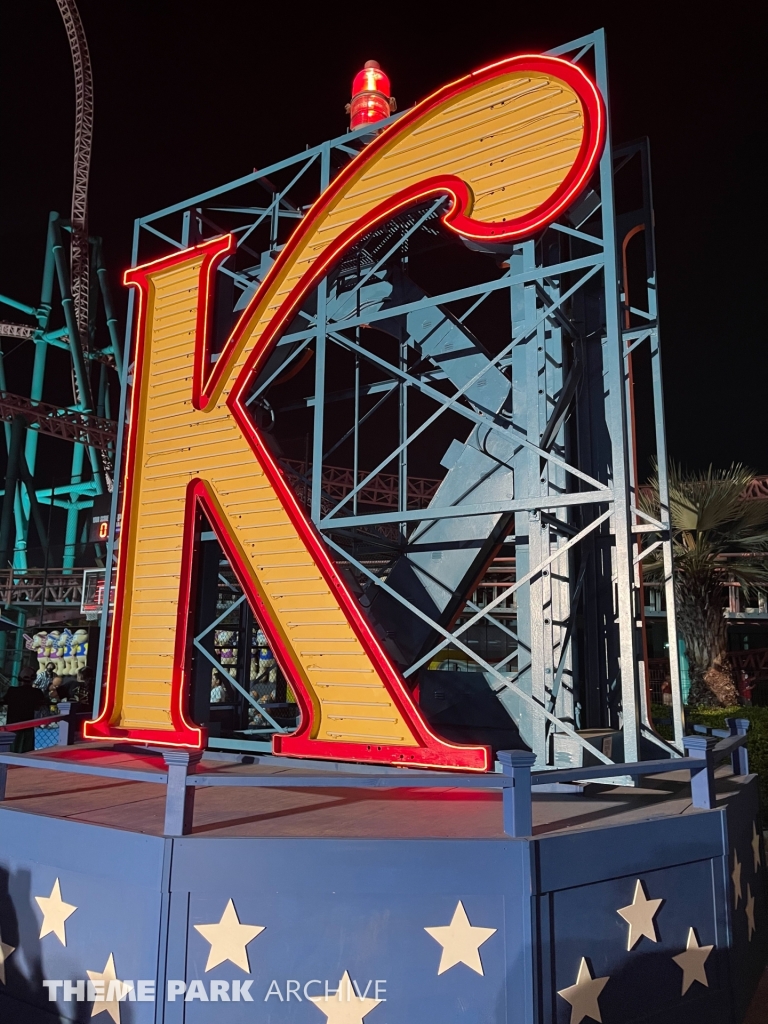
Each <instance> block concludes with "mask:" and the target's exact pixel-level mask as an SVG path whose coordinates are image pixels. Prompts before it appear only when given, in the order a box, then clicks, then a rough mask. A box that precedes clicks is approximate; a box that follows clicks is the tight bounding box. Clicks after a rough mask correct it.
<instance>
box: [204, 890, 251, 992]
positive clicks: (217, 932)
mask: <svg viewBox="0 0 768 1024" xmlns="http://www.w3.org/2000/svg"><path fill="white" fill-rule="evenodd" d="M195 931H198V932H200V934H201V935H202V936H203V938H204V939H205V941H206V942H210V944H211V948H210V951H209V953H208V962H207V963H206V965H205V970H206V972H207V971H212V970H213V968H214V967H218V965H219V964H223V963H224V961H225V960H230V961H231V962H232V963H233V964H235V966H236V967H240V968H242V969H243V970H244V971H245V973H246V974H250V973H251V966H250V964H249V962H248V950H247V949H246V948H245V947H246V946H247V945H248V943H249V942H250V941H251V940H252V939H255V938H256V936H257V935H260V934H261V933H262V932H263V931H264V925H261V924H240V919H239V918H238V916H237V911H236V910H235V904H234V903H233V902H232V900H230V901H229V903H227V905H226V907H225V908H224V913H223V914H222V915H221V920H220V921H219V922H218V923H214V924H196V925H195Z"/></svg>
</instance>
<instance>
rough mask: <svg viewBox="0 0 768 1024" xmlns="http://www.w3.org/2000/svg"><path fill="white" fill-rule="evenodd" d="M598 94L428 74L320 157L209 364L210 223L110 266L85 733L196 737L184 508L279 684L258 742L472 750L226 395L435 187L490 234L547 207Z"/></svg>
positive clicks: (192, 557) (570, 196)
mask: <svg viewBox="0 0 768 1024" xmlns="http://www.w3.org/2000/svg"><path fill="white" fill-rule="evenodd" d="M603 136H604V111H603V107H602V103H601V100H600V96H599V94H598V92H597V89H596V87H595V85H594V84H593V83H592V81H591V80H590V79H589V78H588V77H587V75H586V74H585V72H584V71H583V70H582V69H581V68H579V67H578V66H576V65H574V64H571V63H570V62H568V61H565V60H561V59H559V58H555V57H541V56H532V55H526V56H519V57H513V58H510V59H508V60H504V61H499V62H498V63H496V64H493V65H491V66H489V67H486V68H483V69H481V70H479V71H476V72H474V73H473V74H471V75H467V76H466V77H464V78H462V79H460V80H458V81H457V82H454V83H452V84H450V85H447V86H445V87H444V88H442V89H440V90H438V91H437V92H436V93H434V94H433V95H432V96H430V97H428V98H427V99H426V100H424V101H423V102H421V103H419V104H418V105H417V106H415V107H414V108H413V109H411V110H410V111H409V112H407V113H406V114H405V115H404V116H403V117H402V118H400V119H399V120H398V121H397V122H395V123H393V124H392V125H390V126H389V127H388V128H387V129H385V130H384V131H382V132H381V134H380V135H379V136H378V137H377V138H376V139H375V140H374V141H372V142H371V143H370V145H368V146H367V147H366V148H365V149H364V150H363V152H361V153H360V154H359V155H358V156H357V157H355V158H354V159H353V160H352V161H351V162H350V163H349V164H348V165H347V166H346V167H345V168H344V170H343V171H341V172H340V174H339V175H338V177H337V178H336V179H335V180H334V181H333V182H332V184H331V185H330V187H329V188H328V189H327V190H326V191H325V192H324V193H323V194H322V195H321V196H320V198H319V199H318V201H317V202H316V203H315V205H314V206H313V207H312V208H311V209H310V210H309V212H308V213H307V215H306V216H305V217H304V219H303V220H302V221H301V222H300V224H299V225H298V227H297V229H296V231H295V232H294V234H293V235H292V237H291V238H290V240H289V241H288V243H287V245H286V246H285V247H284V248H283V249H282V250H281V252H280V254H279V256H278V258H277V259H276V261H275V263H274V264H273V265H272V267H271V269H270V271H269V273H268V274H267V276H266V277H265V279H264V280H263V282H262V284H261V286H260V288H259V289H258V291H257V293H256V294H255V295H254V297H253V299H252V300H251V302H250V304H249V305H248V307H247V308H246V309H245V310H244V311H243V313H242V316H241V318H240V320H239V321H238V323H237V324H236V326H235V329H234V331H233V332H232V335H231V336H230V338H229V339H228V341H227V342H226V344H225V346H224V348H223V350H222V352H221V354H220V356H219V358H218V359H217V360H216V362H215V363H214V364H213V367H212V368H211V360H210V356H209V334H210V329H211V323H210V322H211V315H212V307H213V279H214V275H215V271H216V268H217V266H218V264H219V263H220V262H221V261H222V260H223V259H224V258H225V257H226V256H227V255H228V254H229V253H230V252H232V251H233V250H234V239H233V238H232V237H231V236H230V237H225V238H216V239H211V240H208V241H206V242H203V243H202V244H200V245H198V246H196V247H194V248H191V249H187V250H185V251H183V252H179V253H174V254H172V255H170V256H168V257H165V258H163V259H160V260H157V261H155V262H153V263H150V264H147V265H145V266H142V267H137V268H135V269H134V270H130V271H128V272H127V274H126V282H127V283H129V284H131V285H133V286H134V287H135V288H136V289H137V292H138V299H139V301H138V304H137V306H138V314H137V334H136V343H135V344H136V348H135V370H134V378H133V381H134V383H133V391H132V396H131V412H130V427H129V430H128V438H127V450H126V470H125V478H124V485H123V495H122V538H121V543H120V550H119V560H118V567H117V574H116V581H115V585H116V604H115V613H114V619H113V626H112V638H111V644H110V655H109V663H108V666H107V672H106V679H105V700H104V706H103V710H102V712H101V714H100V716H99V717H98V719H96V720H95V721H94V722H89V723H86V726H85V735H86V736H88V737H90V738H97V737H99V738H100V737H105V736H107V737H115V738H118V737H121V738H129V739H132V740H138V741H142V742H148V743H149V742H151V743H153V744H163V745H167V746H184V747H192V748H198V747H200V746H201V745H202V744H203V743H204V740H205V737H204V735H203V730H202V729H201V728H200V727H199V726H197V725H195V724H194V723H193V722H192V721H191V720H190V718H189V714H188V711H187V700H188V691H189V680H190V665H191V639H192V633H193V626H192V621H193V611H194V595H195V592H196V591H195V564H196V550H197V547H198V545H199V542H200V530H201V513H204V515H205V517H206V518H207V520H208V522H209V523H210V525H211V527H212V528H213V530H214V532H215V533H216V536H217V538H218V540H219V543H220V544H221V547H222V549H223V551H224V553H225V555H226V557H227V558H228V559H229V562H230V564H231V565H232V567H233V569H234V571H235V572H236V573H237V576H238V579H239V581H240V584H241V586H242V588H243V591H244V593H245V594H246V596H247V598H248V601H249V602H250V604H251V606H252V608H253V610H254V613H255V614H256V616H257V618H258V620H259V622H260V624H261V626H262V628H263V630H264V633H265V634H266V636H267V639H268V641H269V645H270V648H271V649H272V650H273V651H274V653H275V657H276V659H277V660H278V662H279V664H280V667H281V669H282V671H283V673H284V674H285V676H286V678H287V679H288V681H289V683H290V686H291V688H292V690H293V692H294V693H295V694H296V697H297V700H298V703H299V706H300V709H301V722H300V725H299V728H298V729H297V731H296V732H295V733H292V734H290V735H285V734H283V735H277V736H275V737H273V746H274V749H275V751H277V752H281V753H285V754H292V755H295V756H304V757H324V758H334V759H341V760H354V761H366V760H368V761H376V762H384V763H389V764H404V765H420V766H432V767H451V768H464V769H471V770H477V771H484V770H486V769H488V767H489V766H490V751H489V749H488V748H486V747H479V746H460V745H457V744H454V743H450V742H448V741H446V740H443V739H441V738H439V737H438V736H436V735H435V734H434V733H433V732H432V731H431V729H430V728H429V726H428V725H427V723H426V722H425V720H424V719H423V717H422V715H421V712H420V711H419V709H418V707H417V706H416V704H415V703H414V700H413V698H412V696H411V693H410V691H409V689H408V687H407V686H406V684H405V682H404V680H403V678H402V677H401V675H400V673H399V671H398V670H397V668H396V667H395V666H394V665H393V664H392V662H391V661H390V659H389V657H388V655H387V654H386V652H385V651H384V650H383V648H382V646H381V644H380V642H379V640H378V638H377V636H376V634H375V632H374V631H373V629H372V627H371V625H370V624H369V622H368V620H367V618H366V617H365V615H364V613H363V612H362V611H361V609H360V607H359V605H358V603H357V601H356V599H355V597H354V596H353V595H352V594H351V592H350V591H349V589H348V587H347V584H346V582H345V580H344V578H343V576H342V575H341V573H340V571H339V569H338V567H337V566H336V564H335V562H334V561H333V559H332V558H331V557H330V555H329V553H328V551H327V549H326V547H325V545H324V543H323V541H322V539H321V538H320V536H319V535H318V533H317V531H316V530H315V528H314V527H313V525H312V524H311V522H310V521H309V519H308V517H307V514H306V513H305V511H304V509H303V507H302V506H301V504H300V503H299V501H298V500H297V498H296V496H295V495H294V493H293V492H292V490H291V487H290V485H289V484H288V482H287V481H286V478H285V476H284V474H283V472H282V471H281V469H280V467H279V466H278V464H277V463H276V461H275V459H274V457H273V455H272V454H271V452H270V449H269V447H268V446H267V445H266V444H265V442H264V440H263V438H262V436H261V435H260V432H259V430H258V428H257V427H256V426H255V425H254V423H253V420H252V419H251V417H250V415H249V414H248V412H247V410H246V407H245V397H246V396H247V394H248V388H249V386H250V383H251V382H252V381H253V379H254V376H255V375H256V374H257V373H258V372H259V370H260V369H261V368H262V367H263V366H264V364H265V361H266V360H267V359H268V357H269V355H270V353H271V351H272V349H273V347H274V345H275V344H276V343H277V340H278V337H279V335H280V332H281V331H282V330H283V329H284V328H285V326H286V325H287V324H289V323H290V321H291V319H292V318H293V316H294V315H295V314H296V311H297V309H298V308H299V307H300V305H301V303H302V302H303V301H304V299H305V298H306V296H307V295H308V293H310V292H311V291H312V289H314V288H315V287H316V285H317V284H318V282H319V281H320V279H321V278H322V277H323V276H324V275H325V274H326V273H327V272H328V270H329V269H330V268H331V267H332V266H333V264H334V262H335V261H336V260H337V259H338V258H339V256H340V255H341V254H342V253H343V252H344V251H345V250H346V249H348V248H349V247H350V246H352V245H354V244H355V242H356V241H357V240H358V239H359V238H360V237H361V236H362V235H364V234H365V233H366V232H368V231H370V230H371V228H372V227H374V226H375V225H376V224H379V223H381V222H384V221H386V220H388V219H389V218H391V217H392V216H393V215H394V214H396V213H397V212H398V211H400V210H402V209H405V208H407V207H411V206H413V205H414V204H416V203H420V202H423V201H424V200H425V199H428V198H432V197H437V196H441V195H442V196H446V197H447V198H448V199H449V202H448V204H447V206H446V210H445V212H444V213H443V215H442V219H443V223H444V224H445V226H446V227H447V228H448V229H450V230H451V231H454V232H456V233H457V234H459V235H461V236H464V237H469V238H474V239H487V240H491V241H496V242H503V241H509V240H511V239H516V238H525V237H529V236H530V235H531V234H532V233H534V232H536V231H538V230H540V229H542V228H543V227H545V226H546V225H547V224H548V223H550V222H551V221H552V220H553V219H554V218H555V217H556V216H557V215H558V214H559V213H560V212H561V211H563V210H564V209H566V208H567V207H568V206H569V205H570V204H571V203H572V202H573V201H574V199H575V198H576V196H577V195H578V194H579V192H580V191H581V190H582V189H583V187H584V185H585V184H586V182H587V181H588V180H589V178H590V176H591V174H592V173H593V171H594V169H595V166H596V164H597V161H598V159H599V156H600V151H601V147H602V144H603Z"/></svg>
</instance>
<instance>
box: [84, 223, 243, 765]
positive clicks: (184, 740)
mask: <svg viewBox="0 0 768 1024" xmlns="http://www.w3.org/2000/svg"><path fill="white" fill-rule="evenodd" d="M233 248H234V238H232V236H225V237H224V238H213V239H209V240H208V241H206V242H203V243H202V244H201V245H198V246H195V247H194V248H193V249H185V250H183V251H182V252H176V253H172V254H171V255H170V256H163V257H161V258H160V259H157V260H153V261H152V262H151V263H146V264H144V265H143V266H141V267H134V268H133V269H131V270H127V271H126V272H125V274H124V275H123V283H124V284H127V285H128V284H129V285H134V286H135V287H136V290H137V292H138V308H137V310H136V351H135V362H134V372H133V381H134V383H133V388H132V391H131V409H130V414H129V418H128V438H127V441H126V459H125V476H124V479H123V493H122V504H121V509H120V511H121V517H122V518H121V523H122V524H123V525H122V527H121V532H122V536H123V538H124V540H125V543H122V544H121V545H120V548H119V553H118V561H117V569H116V571H115V583H114V586H115V610H114V614H113V618H112V623H113V626H112V636H111V642H110V648H109V659H108V663H107V671H106V675H105V687H104V702H103V707H102V710H101V712H100V713H99V715H98V716H97V717H96V718H95V719H94V720H93V721H89V722H85V723H84V724H83V736H84V737H85V738H86V739H103V738H104V737H112V738H116V737H120V738H123V739H133V740H136V741H139V742H142V743H153V744H159V745H162V746H166V747H182V748H184V749H190V748H191V749H192V750H199V749H200V748H201V747H202V746H204V744H205V741H206V733H205V730H204V729H202V728H201V727H200V726H198V725H196V724H195V723H194V722H192V721H190V719H189V718H188V715H187V693H186V691H185V685H184V684H185V680H186V678H187V676H188V674H189V659H190V658H191V650H187V646H188V645H186V638H187V625H186V624H185V626H184V628H183V629H177V634H176V649H175V655H174V661H173V669H172V673H171V695H172V699H171V705H170V711H171V723H172V726H173V728H172V729H171V730H165V729H128V728H124V727H122V726H119V725H114V724H112V723H111V721H110V719H111V718H112V716H113V715H114V713H115V710H116V708H115V705H116V700H117V688H118V680H117V672H118V663H119V660H120V657H119V656H120V648H121V641H122V639H123V636H122V633H123V615H124V606H125V588H124V587H123V586H121V583H122V581H123V579H124V577H125V575H126V571H127V561H128V548H129V546H130V545H129V544H128V543H127V541H128V538H129V537H130V530H131V511H132V499H133V497H134V495H133V488H132V487H129V486H128V481H129V480H132V479H133V477H134V469H135V465H136V454H137V433H138V427H139V422H140V418H141V416H140V412H141V406H142V402H143V398H144V388H143V386H142V385H143V377H144V370H145V365H144V363H145V354H146V352H145V350H146V328H147V324H146V319H145V309H146V307H147V305H148V300H149V289H150V286H151V285H150V275H151V274H152V273H154V272H157V271H159V270H164V269H166V268H168V267H171V266H174V265H176V264H182V263H185V262H187V261H189V260H190V258H193V257H195V256H200V255H202V257H203V260H202V265H201V268H200V277H199V278H198V283H199V282H200V278H202V277H204V278H205V282H206V293H205V295H202V294H201V295H200V296H199V302H198V315H197V323H196V331H197V332H199V333H197V334H196V342H199V348H200V350H202V351H205V352H207V351H208V349H209V341H208V338H209V329H210V320H211V314H212V302H211V294H210V293H211V292H212V289H211V287H210V275H211V274H212V273H213V272H214V270H215V269H216V265H217V263H218V262H220V261H221V260H222V259H223V258H224V257H225V256H227V255H228V254H229V253H230V252H231V251H232V249H233ZM201 309H202V310H203V311H204V312H203V314H202V315H203V318H204V319H203V320H202V322H201ZM197 349H198V345H197V344H196V350H195V359H194V364H193V367H194V368H193V383H192V397H193V403H194V401H195V397H198V398H199V396H200V394H201V393H202V389H203V384H204V380H203V373H204V363H203V356H202V355H201V354H200V353H199V352H198V351H197ZM196 407H197V408H199V405H196ZM188 519H189V517H188V516H187V517H185V523H184V538H185V539H184V546H183V549H182V574H181V579H180V581H179V606H178V607H179V609H182V608H186V609H189V606H190V603H191V602H190V594H191V587H192V580H191V578H190V577H191V572H192V569H193V567H194V559H193V558H191V557H189V558H188V559H187V560H186V564H185V560H184V553H185V552H186V551H187V550H188V549H189V551H190V552H191V551H192V550H193V548H194V534H192V535H190V534H189V531H190V529H192V530H194V517H193V518H192V522H191V525H190V523H189V522H188V521H187V520H188ZM188 614H191V612H189V611H188ZM174 733H175V734H176V738H175V739H173V740H172V739H169V737H170V736H173V735H174Z"/></svg>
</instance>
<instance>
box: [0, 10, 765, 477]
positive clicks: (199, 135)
mask: <svg viewBox="0 0 768 1024" xmlns="http://www.w3.org/2000/svg"><path fill="white" fill-rule="evenodd" d="M79 6H80V12H81V15H82V18H83V22H84V25H85V31H86V34H87V37H88V41H89V46H90V51H91V60H92V63H93V71H94V80H95V97H96V106H95V124H96V127H95V147H94V159H93V164H92V169H91V192H90V228H91V233H93V234H99V235H101V236H102V237H103V238H104V243H105V249H106V259H107V263H108V266H109V267H110V269H111V271H112V275H113V287H114V289H115V290H116V291H118V292H120V293H121V294H120V300H119V304H120V307H121V309H122V308H124V293H122V289H120V288H119V286H118V283H117V282H118V279H119V278H118V275H119V272H120V271H121V270H122V269H123V268H124V267H125V266H127V265H128V262H129V253H130V241H131V234H132V221H133V218H134V217H136V216H138V215H141V214H146V213H149V212H151V211H153V210H156V209H159V208H161V207H163V206H165V205H167V204H169V203H172V202H176V201H179V200H182V199H184V198H186V197H188V196H191V195H194V194H195V193H196V192H199V191H202V190H203V189H207V188H210V187H213V186H216V185H219V184H222V183H224V182H226V181H228V180H230V179H233V178H235V177H237V176H239V175H242V174H244V173H248V172H249V171H251V170H252V169H253V168H254V167H258V166H266V165H267V164H268V163H270V162H273V161H274V160H277V159H280V158H282V157H285V156H289V155H290V154H292V153H294V152H296V151H297V150H300V149H303V148H304V147H305V145H306V144H307V143H309V144H311V145H313V144H315V143H318V142H321V141H322V140H323V139H325V138H329V137H332V136H334V135H338V134H340V133H342V132H343V131H344V129H345V127H346V124H347V119H346V115H345V113H344V104H345V102H346V101H347V100H348V98H349V90H350V84H351V80H352V77H353V75H354V73H355V72H356V71H357V70H359V68H360V67H362V65H363V63H364V61H365V60H367V59H369V58H375V59H377V60H378V61H379V62H380V63H381V65H382V67H383V68H384V69H385V70H386V71H387V72H388V73H389V75H390V76H391V79H392V84H393V92H394V94H395V96H396V97H397V99H398V103H399V106H400V109H404V108H405V107H407V106H410V105H411V104H412V103H413V102H414V101H416V100H418V99H420V98H421V97H422V96H424V95H425V94H426V93H427V92H429V91H430V90H432V89H434V88H435V87H437V86H439V85H441V84H442V83H443V82H445V81H446V80H448V79H450V78H452V77H455V76H457V75H460V74H463V73H465V72H467V71H470V70H472V69H473V68H474V67H477V66H480V65H482V64H484V63H487V62H489V61H491V60H493V59H496V58H499V57H503V56H507V55H509V54H512V53H515V52H522V51H526V50H528V51H530V50H545V49H547V48H549V47H552V46H556V45H558V44H561V43H564V42H567V41H568V40H570V39H572V38H575V37H577V36H579V35H582V34H583V33H586V32H589V31H592V30H593V29H595V28H598V27H600V26H604V27H605V28H606V30H607V36H608V54H609V66H610V88H611V95H610V107H611V114H612V119H613V133H614V140H615V141H616V142H621V141H627V140H630V139H634V138H637V137H638V136H642V135H647V136H649V138H650V142H651V153H652V159H653V175H654V193H655V210H656V226H657V243H658V261H659V288H660V312H661V337H662V345H663V358H664V373H665V390H666V399H667V403H666V414H667V427H668V439H669V446H670V451H671V454H672V456H673V457H674V458H675V459H677V460H680V461H682V462H683V463H685V464H686V465H688V466H690V467H703V466H706V465H707V464H709V462H710V461H711V462H713V463H714V464H715V465H720V466H725V465H728V464H729V463H730V462H731V461H733V460H737V461H742V462H745V463H747V464H748V465H749V466H751V467H753V468H754V469H755V470H757V471H758V472H762V473H768V444H766V440H765V433H766V412H765V408H766V398H765V396H766V389H767V386H768V373H767V372H766V371H767V370H768V357H767V356H766V338H765V329H764V320H765V313H764V305H765V303H764V299H762V297H761V291H762V289H763V284H764V280H765V272H766V268H765V255H764V252H765V246H764V242H763V239H764V235H765V225H764V217H765V214H764V209H765V203H764V199H763V193H764V182H763V180H762V179H763V178H764V174H765V169H764V168H765V163H764V160H765V137H766V133H765V117H764V110H765V88H764V73H762V72H761V71H760V67H761V66H762V58H761V57H760V56H759V54H758V53H757V51H756V50H755V49H754V48H753V47H754V44H755V43H756V41H757V40H758V39H759V38H760V37H761V36H762V35H763V31H764V26H763V25H762V24H761V23H760V19H759V15H758V11H759V5H758V4H754V5H746V4H733V5H729V8H728V11H727V17H722V18H721V17H719V16H718V18H717V20H714V19H713V20H708V18H709V15H708V11H707V8H706V7H704V6H702V5H699V6H696V5H683V4H670V3H643V4H633V3H625V4H616V3H610V4H609V3H602V4H589V3H579V4H574V3H571V4H561V3H554V2H549V3H531V4H529V5H526V4H523V3H520V2H519V0H518V2H517V3H514V4H512V3H504V4H500V3H498V4H497V3H490V2H487V0H486V2H482V3H477V4H468V5H467V6H466V8H465V9H464V14H462V15H461V16H460V17H457V16H456V14H455V13H454V12H456V11H457V10H459V8H458V6H457V5H454V4H445V3H440V4H433V3H424V2H422V3H414V2H411V3H407V4H398V3H392V2H387V3H371V2H369V3H365V4H363V3H358V4H355V3H351V4H334V3H325V4H317V5H312V6H311V7H310V5H308V4H302V5H288V4H286V3H283V4H270V5H264V4H258V3H255V2H253V0H250V2H248V3H245V2H237V0H222V2H220V3H217V4H205V5H203V4H193V3H190V2H185V3H181V2H168V0H151V2H146V0H130V2H126V0H109V2H107V3H105V2H103V0H101V2H96V0H80V4H79ZM670 12H673V13H672V15H670ZM688 17H689V18H690V19H691V20H686V19H687V18H688ZM1 38H2V44H1V45H2V54H1V56H0V76H1V77H2V91H1V93H0V95H1V97H2V100H1V102H0V117H2V129H1V130H2V142H3V147H2V151H3V159H2V161H0V173H1V174H2V187H1V188H0V201H1V202H2V217H1V218H0V221H1V223H2V233H3V234H2V265H1V266H0V292H3V293H4V294H10V295H12V296H14V297H16V298H18V299H20V300H22V301H27V302H30V303H31V304H34V303H36V301H37V299H38V296H39V287H40V276H41V272H42V256H43V247H44V243H45V231H46V223H47V217H48V211H49V210H52V209H56V210H59V211H60V212H61V213H62V215H63V216H68V215H69V207H70V195H71V160H72V133H73V126H74V88H73V77H72V70H71V63H70V55H69V48H68V45H67V40H66V35H65V32H64V28H63V25H62V22H61V18H60V16H59V13H58V10H57V7H56V4H55V2H54V0H24V2H23V3H15V4H6V5H5V7H4V12H3V23H2V36H1ZM759 184H760V185H761V186H762V188H760V190H759V189H758V185H759ZM0 318H3V319H11V320H13V319H18V318H15V317H14V316H13V313H12V311H11V310H8V309H6V308H5V307H4V308H3V309H0ZM14 344H15V342H10V343H9V342H6V344H5V345H4V348H5V350H6V352H9V355H8V357H7V372H8V378H9V387H10V388H12V389H13V390H19V391H22V390H25V387H24V380H25V379H27V381H28V368H29V366H31V351H30V350H31V349H32V346H31V344H29V343H26V344H23V345H21V346H19V348H17V349H16V350H15V351H13V352H11V351H10V350H11V349H12V347H13V345H14ZM26 387H28V383H27V385H26Z"/></svg>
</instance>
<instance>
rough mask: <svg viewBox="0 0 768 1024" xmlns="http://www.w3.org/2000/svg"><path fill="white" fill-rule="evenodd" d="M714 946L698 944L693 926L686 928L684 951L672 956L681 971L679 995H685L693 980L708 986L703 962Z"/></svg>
mask: <svg viewBox="0 0 768 1024" xmlns="http://www.w3.org/2000/svg"><path fill="white" fill-rule="evenodd" d="M714 948H715V947H714V946H700V945H699V943H698V941H697V939H696V933H695V932H694V930H693V928H689V929H688V944H687V946H686V950H685V953H678V955H677V956H673V957H672V959H673V960H674V961H675V963H676V964H677V966H678V967H679V968H680V969H681V970H682V972H683V991H682V993H681V995H685V993H686V992H687V991H688V989H689V988H690V987H691V985H692V984H693V983H694V981H699V982H701V984H702V985H706V986H707V988H709V982H708V981H707V971H706V968H705V967H704V964H705V963H706V961H707V957H708V956H709V954H710V953H711V952H712V950H713V949H714Z"/></svg>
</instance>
